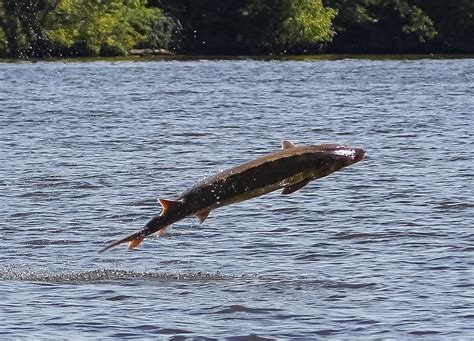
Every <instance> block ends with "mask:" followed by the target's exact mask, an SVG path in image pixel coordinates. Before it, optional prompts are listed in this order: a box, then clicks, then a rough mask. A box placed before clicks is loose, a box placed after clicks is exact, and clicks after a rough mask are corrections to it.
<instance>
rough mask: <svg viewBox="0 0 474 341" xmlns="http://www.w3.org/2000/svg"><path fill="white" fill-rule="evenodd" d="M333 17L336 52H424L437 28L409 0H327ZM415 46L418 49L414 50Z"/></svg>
mask: <svg viewBox="0 0 474 341" xmlns="http://www.w3.org/2000/svg"><path fill="white" fill-rule="evenodd" d="M325 3H326V4H327V5H330V6H332V7H334V8H336V9H339V15H338V16H337V17H336V18H335V27H336V31H337V35H336V38H335V41H334V44H333V48H334V49H335V50H336V51H337V52H363V53H368V52H372V53H373V52H386V53H393V52H395V53H401V52H409V51H411V52H423V48H424V46H426V45H424V43H425V42H427V41H429V40H431V39H433V38H434V37H435V36H436V34H437V31H436V28H435V25H434V24H433V21H432V20H431V19H430V17H429V16H428V15H427V14H426V13H425V12H424V11H423V10H422V9H421V8H420V7H417V6H416V5H415V4H413V3H412V1H411V0H326V1H325ZM417 50H418V51H417Z"/></svg>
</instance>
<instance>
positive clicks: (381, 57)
mask: <svg viewBox="0 0 474 341" xmlns="http://www.w3.org/2000/svg"><path fill="white" fill-rule="evenodd" d="M351 59H353V60H372V61H385V60H387V61H393V60H400V61H402V60H422V59H427V60H445V59H474V54H451V53H450V54H345V53H341V54H315V55H201V54H199V55H188V54H167V55H165V54H159V55H140V54H130V55H128V56H115V57H102V56H98V57H54V58H44V59H38V58H0V63H37V62H98V61H106V62H126V61H206V60H208V61H213V60H214V61H219V60H236V61H238V60H255V61H331V60H333V61H338V60H351Z"/></svg>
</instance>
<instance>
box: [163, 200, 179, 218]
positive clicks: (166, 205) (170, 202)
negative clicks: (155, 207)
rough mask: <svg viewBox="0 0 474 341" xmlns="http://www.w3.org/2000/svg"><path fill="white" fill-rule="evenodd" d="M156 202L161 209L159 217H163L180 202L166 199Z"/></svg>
mask: <svg viewBox="0 0 474 341" xmlns="http://www.w3.org/2000/svg"><path fill="white" fill-rule="evenodd" d="M158 202H159V203H160V204H161V206H162V207H163V211H162V212H161V215H165V214H166V212H167V211H168V210H169V209H171V208H173V207H174V206H177V205H179V204H180V202H179V201H176V200H167V199H161V198H160V199H158Z"/></svg>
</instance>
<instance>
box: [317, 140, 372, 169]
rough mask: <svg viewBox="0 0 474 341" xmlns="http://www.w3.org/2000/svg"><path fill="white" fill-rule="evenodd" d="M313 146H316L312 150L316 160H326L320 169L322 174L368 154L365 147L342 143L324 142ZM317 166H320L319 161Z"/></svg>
mask: <svg viewBox="0 0 474 341" xmlns="http://www.w3.org/2000/svg"><path fill="white" fill-rule="evenodd" d="M312 148H314V149H313V150H312V152H313V153H314V154H313V155H315V158H316V160H324V167H322V168H321V169H320V170H319V171H318V174H319V175H322V176H325V175H328V174H330V173H333V172H335V171H337V170H339V169H341V168H344V167H347V166H350V165H352V164H354V163H357V162H359V161H361V160H363V159H364V158H365V156H366V155H365V150H364V149H363V148H360V147H350V146H346V145H340V144H323V145H319V146H313V147H312ZM315 166H316V167H318V166H319V163H316V165H315ZM323 174H324V175H323Z"/></svg>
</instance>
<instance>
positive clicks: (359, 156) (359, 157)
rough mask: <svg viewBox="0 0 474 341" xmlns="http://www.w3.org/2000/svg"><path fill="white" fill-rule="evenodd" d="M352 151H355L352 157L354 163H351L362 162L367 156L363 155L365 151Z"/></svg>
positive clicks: (359, 149) (356, 148)
mask: <svg viewBox="0 0 474 341" xmlns="http://www.w3.org/2000/svg"><path fill="white" fill-rule="evenodd" d="M354 151H355V155H354V162H353V163H356V162H359V161H362V160H363V159H365V157H366V156H367V155H366V154H365V150H364V149H363V148H360V147H355V148H354Z"/></svg>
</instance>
